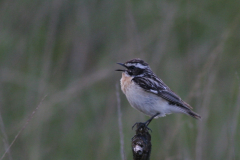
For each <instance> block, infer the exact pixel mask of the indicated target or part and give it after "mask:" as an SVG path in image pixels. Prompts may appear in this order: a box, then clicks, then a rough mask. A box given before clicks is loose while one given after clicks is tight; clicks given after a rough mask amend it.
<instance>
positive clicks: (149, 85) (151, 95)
mask: <svg viewBox="0 0 240 160" xmlns="http://www.w3.org/2000/svg"><path fill="white" fill-rule="evenodd" d="M117 64H119V65H121V66H123V67H125V69H117V70H116V71H122V78H121V80H120V83H121V89H122V91H123V93H124V94H125V95H126V97H127V99H128V101H129V103H130V104H131V106H132V107H133V108H135V109H137V110H139V111H141V112H142V113H144V114H146V115H148V116H151V118H150V119H149V120H148V121H147V122H148V124H149V123H150V122H151V120H152V119H153V118H158V117H164V116H165V115H167V114H171V113H184V114H187V115H189V116H191V117H193V118H196V119H201V116H200V115H198V114H197V113H195V112H193V111H192V107H191V106H190V105H189V104H187V103H186V102H184V101H183V100H182V99H181V98H180V97H179V96H178V95H177V94H176V93H174V92H173V91H172V90H171V89H170V88H169V87H168V86H167V85H166V84H165V83H164V82H163V81H162V80H161V79H160V78H158V77H157V76H156V75H155V74H154V73H153V71H152V70H151V68H150V67H149V65H148V64H147V63H146V62H144V61H143V60H141V59H132V60H130V61H127V62H125V63H117ZM148 124H147V125H148Z"/></svg>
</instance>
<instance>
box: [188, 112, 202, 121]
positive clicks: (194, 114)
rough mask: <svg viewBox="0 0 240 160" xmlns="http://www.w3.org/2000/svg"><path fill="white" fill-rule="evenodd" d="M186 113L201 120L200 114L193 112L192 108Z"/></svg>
mask: <svg viewBox="0 0 240 160" xmlns="http://www.w3.org/2000/svg"><path fill="white" fill-rule="evenodd" d="M186 114H187V115H189V116H191V117H193V118H195V119H197V120H201V116H200V115H199V114H197V113H195V112H193V111H192V110H188V111H187V112H186Z"/></svg>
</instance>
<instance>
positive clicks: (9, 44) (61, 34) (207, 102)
mask: <svg viewBox="0 0 240 160" xmlns="http://www.w3.org/2000/svg"><path fill="white" fill-rule="evenodd" d="M239 6H240V1H239V0H230V1H223V0H219V1H213V0H210V1H209V0H201V1H200V0H197V1H190V0H187V1H186V0H179V1H176V0H175V1H168V0H162V1H159V0H153V1H146V0H145V1H144V0H137V1H136V0H129V1H119V0H118V1H117V0H101V1H100V0H71V1H67V0H21V1H18V0H2V1H0V114H1V116H0V129H1V132H0V138H1V141H0V156H2V155H3V154H4V152H5V150H6V148H8V146H9V145H10V143H11V142H12V141H13V140H14V137H15V136H16V135H17V133H18V132H19V130H21V128H22V127H23V126H24V124H25V123H26V121H30V122H29V124H28V125H27V126H26V128H25V130H23V131H22V132H21V134H20V135H19V137H18V138H17V139H16V141H15V142H14V144H13V145H12V147H11V148H10V152H9V153H7V154H6V155H5V157H4V158H3V159H4V160H55V159H56V160H70V159H71V160H72V159H73V160H74V159H109V160H112V159H121V152H120V148H121V147H120V146H121V145H120V132H119V126H118V112H117V97H116V92H117V91H116V84H118V85H119V80H120V77H121V74H120V73H118V72H115V71H114V70H115V69H118V68H119V66H118V65H117V64H116V62H125V61H127V60H130V59H133V58H141V59H144V60H145V61H146V62H148V63H149V64H150V66H151V68H152V70H153V71H154V72H155V73H156V74H157V75H158V76H159V77H160V78H161V79H162V80H163V81H164V82H165V83H166V84H167V85H168V86H169V87H170V88H171V89H172V90H173V91H175V92H176V93H177V94H179V95H180V96H181V97H182V99H183V100H185V101H187V102H188V103H189V104H191V105H192V106H193V107H194V111H196V112H197V113H199V114H200V115H201V116H202V121H196V120H195V119H193V118H191V117H188V116H186V115H181V114H174V115H169V116H167V117H165V118H159V119H157V120H154V121H153V122H152V123H151V124H150V126H149V127H150V128H151V129H152V130H153V132H152V134H151V135H152V154H151V158H152V159H164V160H180V159H184V160H193V159H195V160H203V159H204V160H206V159H211V160H212V159H216V160H220V159H221V160H226V159H232V160H233V159H240V152H239V151H240V139H239V132H240V123H239V120H240V116H239V111H240V92H239V88H240V78H239V77H240V75H239V74H240V29H239V28H240V10H239ZM119 94H120V99H121V111H122V123H123V126H122V127H123V135H124V139H123V140H124V145H123V147H124V154H125V158H126V159H132V152H131V138H132V137H133V136H134V134H135V132H134V130H132V129H131V127H132V125H133V124H134V123H135V122H139V121H145V120H147V118H148V117H147V116H145V115H143V114H142V113H140V112H138V111H136V110H134V109H133V108H132V107H130V104H129V103H128V102H127V99H126V98H125V96H124V95H123V94H122V92H121V91H119ZM46 95H47V96H46ZM45 96H46V98H45V99H44V100H42V99H43V97H45ZM40 103H41V104H40ZM39 104H40V106H39V109H38V110H37V112H36V114H35V115H34V116H33V118H32V119H30V118H29V117H30V115H31V114H32V112H33V111H34V110H35V108H36V107H37V106H38V105H39Z"/></svg>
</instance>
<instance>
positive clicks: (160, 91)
mask: <svg viewBox="0 0 240 160" xmlns="http://www.w3.org/2000/svg"><path fill="white" fill-rule="evenodd" d="M132 80H133V81H134V82H135V83H136V84H138V85H139V86H140V87H141V88H143V89H144V90H145V91H147V92H151V93H153V94H156V95H158V96H160V97H162V98H164V99H166V100H167V101H169V103H170V104H173V105H178V106H181V107H184V108H187V109H192V107H191V106H190V105H189V104H187V103H186V102H184V101H182V100H181V98H180V97H179V96H178V95H177V94H176V93H174V92H173V91H172V90H171V89H170V88H169V87H168V86H167V85H166V84H164V83H163V81H162V80H160V79H156V78H144V77H135V78H133V79H132Z"/></svg>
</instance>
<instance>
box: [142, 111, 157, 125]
mask: <svg viewBox="0 0 240 160" xmlns="http://www.w3.org/2000/svg"><path fill="white" fill-rule="evenodd" d="M159 114H160V113H157V114H155V115H153V116H152V117H151V118H150V119H149V120H147V121H146V122H145V125H146V126H148V125H149V124H150V123H151V121H152V120H153V118H155V117H157V116H158V115H159Z"/></svg>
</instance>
